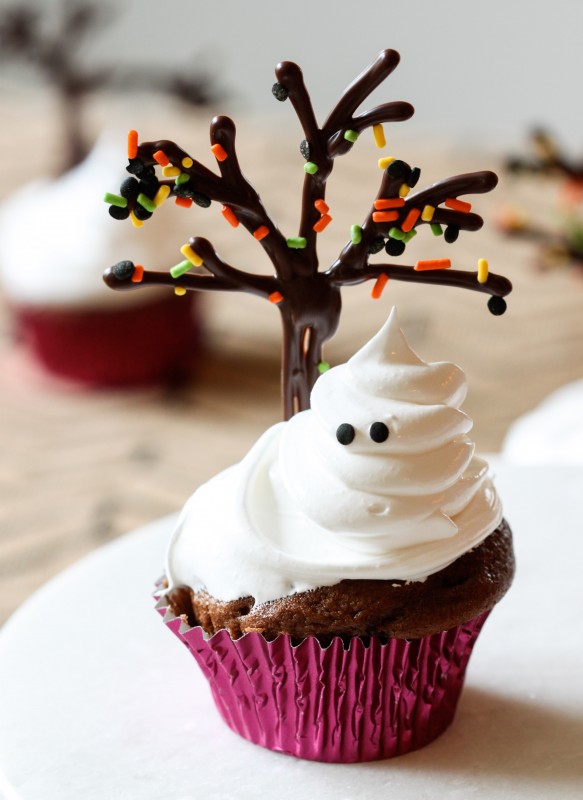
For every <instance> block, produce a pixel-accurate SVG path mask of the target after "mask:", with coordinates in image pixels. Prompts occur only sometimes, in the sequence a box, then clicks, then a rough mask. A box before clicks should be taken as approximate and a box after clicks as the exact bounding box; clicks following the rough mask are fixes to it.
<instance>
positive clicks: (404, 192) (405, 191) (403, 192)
mask: <svg viewBox="0 0 583 800" xmlns="http://www.w3.org/2000/svg"><path fill="white" fill-rule="evenodd" d="M410 191H411V188H410V187H409V186H407V184H406V183H402V184H401V188H400V189H399V197H407V195H408V194H409V192H410Z"/></svg>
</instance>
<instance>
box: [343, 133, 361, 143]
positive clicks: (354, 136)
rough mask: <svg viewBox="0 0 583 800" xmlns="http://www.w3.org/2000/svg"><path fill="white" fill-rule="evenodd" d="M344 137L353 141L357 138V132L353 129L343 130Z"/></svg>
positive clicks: (348, 140)
mask: <svg viewBox="0 0 583 800" xmlns="http://www.w3.org/2000/svg"><path fill="white" fill-rule="evenodd" d="M344 138H345V139H346V141H347V142H353V143H354V142H355V141H356V140H357V139H358V132H357V131H353V130H347V131H344Z"/></svg>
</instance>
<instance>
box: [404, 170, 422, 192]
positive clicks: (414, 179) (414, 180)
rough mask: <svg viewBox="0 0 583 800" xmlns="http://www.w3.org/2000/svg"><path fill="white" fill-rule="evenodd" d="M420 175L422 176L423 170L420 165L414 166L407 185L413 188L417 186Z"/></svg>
mask: <svg viewBox="0 0 583 800" xmlns="http://www.w3.org/2000/svg"><path fill="white" fill-rule="evenodd" d="M420 177H421V170H420V169H419V167H413V169H412V170H411V172H410V173H409V176H408V177H407V180H406V184H407V186H410V187H411V189H412V188H413V187H414V186H417V184H418V183H419V178H420Z"/></svg>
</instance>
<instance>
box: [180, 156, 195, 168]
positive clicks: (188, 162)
mask: <svg viewBox="0 0 583 800" xmlns="http://www.w3.org/2000/svg"><path fill="white" fill-rule="evenodd" d="M180 163H181V164H182V166H183V167H184V168H185V169H190V167H192V165H193V164H194V161H193V160H192V158H191V157H190V156H184V158H183V159H182V161H181V162H180Z"/></svg>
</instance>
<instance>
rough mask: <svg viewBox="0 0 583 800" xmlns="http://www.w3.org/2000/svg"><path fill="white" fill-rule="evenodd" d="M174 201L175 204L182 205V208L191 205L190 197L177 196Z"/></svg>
mask: <svg viewBox="0 0 583 800" xmlns="http://www.w3.org/2000/svg"><path fill="white" fill-rule="evenodd" d="M175 202H176V205H177V206H182V208H190V206H191V205H192V200H191V199H190V197H177V198H176V200H175Z"/></svg>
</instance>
